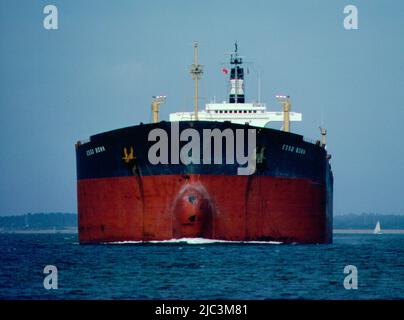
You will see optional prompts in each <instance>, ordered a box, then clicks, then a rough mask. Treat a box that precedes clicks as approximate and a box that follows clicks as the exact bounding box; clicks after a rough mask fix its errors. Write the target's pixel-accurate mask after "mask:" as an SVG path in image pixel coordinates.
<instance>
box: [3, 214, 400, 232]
mask: <svg viewBox="0 0 404 320" xmlns="http://www.w3.org/2000/svg"><path fill="white" fill-rule="evenodd" d="M377 221H380V224H381V227H382V229H404V215H393V214H377V213H361V214H353V213H350V214H345V215H335V216H334V229H373V228H374V227H375V225H376V223H377ZM68 227H71V228H72V227H73V228H74V227H77V214H75V213H61V212H55V213H28V214H24V215H15V216H0V228H2V229H48V228H68Z"/></svg>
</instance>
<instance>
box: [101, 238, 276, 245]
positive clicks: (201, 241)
mask: <svg viewBox="0 0 404 320" xmlns="http://www.w3.org/2000/svg"><path fill="white" fill-rule="evenodd" d="M142 243H143V244H147V243H156V244H175V243H181V244H216V243H229V244H237V243H242V244H281V243H282V242H278V241H231V240H219V239H205V238H180V239H170V240H151V241H115V242H106V244H142Z"/></svg>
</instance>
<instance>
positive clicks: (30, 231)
mask: <svg viewBox="0 0 404 320" xmlns="http://www.w3.org/2000/svg"><path fill="white" fill-rule="evenodd" d="M5 233H13V234H75V233H78V232H77V228H76V227H66V228H60V229H53V228H51V229H7V228H2V229H0V234H5Z"/></svg>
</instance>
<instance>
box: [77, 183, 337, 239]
mask: <svg viewBox="0 0 404 320" xmlns="http://www.w3.org/2000/svg"><path fill="white" fill-rule="evenodd" d="M325 203H326V194H325V186H323V185H321V184H316V183H313V182H311V181H309V180H305V179H288V178H272V177H266V176H224V175H223V176H220V175H214V176H213V175H160V176H143V177H141V178H140V177H136V176H131V177H119V178H102V179H82V180H78V206H79V210H78V212H79V240H80V243H99V242H114V241H140V240H142V241H149V240H167V239H173V238H184V237H202V238H208V239H223V240H238V241H239V240H246V241H249V240H273V241H282V242H287V243H290V242H298V243H329V242H331V234H330V233H331V231H330V225H331V221H327V220H328V219H329V215H328V214H326V210H327V208H326V204H325Z"/></svg>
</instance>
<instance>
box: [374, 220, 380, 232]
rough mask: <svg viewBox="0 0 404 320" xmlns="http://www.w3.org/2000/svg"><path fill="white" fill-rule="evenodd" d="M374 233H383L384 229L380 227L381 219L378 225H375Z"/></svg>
mask: <svg viewBox="0 0 404 320" xmlns="http://www.w3.org/2000/svg"><path fill="white" fill-rule="evenodd" d="M373 233H374V234H381V233H382V230H381V228H380V222H379V221H377V223H376V227H375V230H373Z"/></svg>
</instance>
